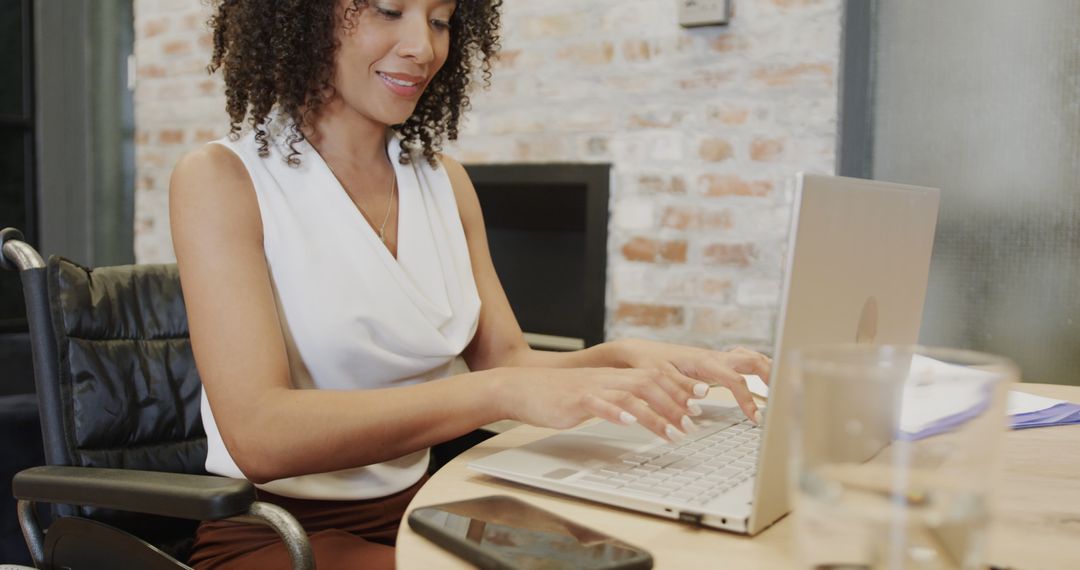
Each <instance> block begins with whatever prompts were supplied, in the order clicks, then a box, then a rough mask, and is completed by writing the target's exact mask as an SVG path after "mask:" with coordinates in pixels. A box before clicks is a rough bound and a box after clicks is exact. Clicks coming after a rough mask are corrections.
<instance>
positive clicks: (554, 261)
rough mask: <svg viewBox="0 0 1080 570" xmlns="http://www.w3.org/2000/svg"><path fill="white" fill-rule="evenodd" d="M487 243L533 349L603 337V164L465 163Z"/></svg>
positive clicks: (586, 342)
mask: <svg viewBox="0 0 1080 570" xmlns="http://www.w3.org/2000/svg"><path fill="white" fill-rule="evenodd" d="M466 170H467V171H468V172H469V176H470V177H471V178H472V181H473V184H474V185H475V186H476V193H477V196H478V197H479V199H480V206H481V208H482V209H483V211H484V224H485V225H486V226H487V236H488V246H489V248H490V249H491V257H492V261H493V262H494V264H495V270H496V271H497V272H498V274H499V280H500V281H501V282H502V285H503V289H505V291H506V295H507V297H508V298H509V300H510V306H511V307H512V308H513V309H514V315H515V316H516V317H517V319H518V322H519V323H520V324H521V328H522V330H524V331H525V333H526V339H527V340H528V341H529V343H530V344H531V345H532V346H533V347H534V348H542V349H548V350H573V349H576V348H583V347H586V346H592V345H594V344H598V343H601V342H603V340H604V293H605V287H606V286H605V283H606V272H607V227H608V192H609V187H608V186H609V181H610V172H611V166H610V165H608V164H501V165H472V166H466Z"/></svg>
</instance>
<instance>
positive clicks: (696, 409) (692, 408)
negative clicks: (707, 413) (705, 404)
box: [686, 399, 703, 416]
mask: <svg viewBox="0 0 1080 570" xmlns="http://www.w3.org/2000/svg"><path fill="white" fill-rule="evenodd" d="M686 409H687V411H689V412H690V415H691V416H700V415H701V414H702V413H703V412H702V410H701V406H699V405H698V401H697V400H693V399H690V400H687V401H686Z"/></svg>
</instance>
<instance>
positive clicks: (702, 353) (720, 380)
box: [613, 339, 772, 424]
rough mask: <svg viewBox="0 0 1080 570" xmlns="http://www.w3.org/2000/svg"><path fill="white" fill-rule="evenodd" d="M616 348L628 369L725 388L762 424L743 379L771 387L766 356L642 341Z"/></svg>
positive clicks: (739, 350) (622, 343)
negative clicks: (660, 372)
mask: <svg viewBox="0 0 1080 570" xmlns="http://www.w3.org/2000/svg"><path fill="white" fill-rule="evenodd" d="M613 344H615V345H616V347H617V352H618V354H620V359H621V360H622V361H623V364H624V365H625V366H629V367H631V368H640V369H652V370H663V371H667V372H670V373H673V374H678V375H681V376H685V377H687V378H690V379H693V380H697V381H700V382H704V383H706V384H709V385H714V384H718V385H721V386H724V387H725V388H727V389H728V390H731V393H732V394H733V395H734V396H735V401H736V402H738V404H739V407H740V408H742V411H743V413H745V414H746V417H748V418H750V419H751V420H753V421H754V422H755V423H758V424H760V423H761V414H760V412H758V408H757V404H755V403H754V397H753V395H752V394H751V393H750V389H749V388H747V386H746V379H745V378H743V376H742V375H743V374H756V375H757V376H759V377H760V378H761V380H762V381H763V382H765V383H766V384H768V383H769V373H770V371H771V369H772V360H770V359H769V358H768V357H766V356H765V355H763V354H760V353H758V352H754V351H752V350H748V349H746V348H742V347H739V348H736V349H734V350H729V351H719V350H709V349H705V348H697V347H692V346H681V345H675V344H666V343H662V342H655V341H649V340H639V339H625V340H618V341H614V343H613ZM707 392H708V389H707V387H701V388H700V389H696V390H695V395H696V396H698V397H704V396H705V394H706V393H707Z"/></svg>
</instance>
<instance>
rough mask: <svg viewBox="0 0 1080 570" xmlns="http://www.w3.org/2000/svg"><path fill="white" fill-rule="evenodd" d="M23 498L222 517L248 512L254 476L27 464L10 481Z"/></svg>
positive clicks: (252, 499) (194, 517) (190, 516)
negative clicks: (241, 477)
mask: <svg viewBox="0 0 1080 570" xmlns="http://www.w3.org/2000/svg"><path fill="white" fill-rule="evenodd" d="M11 487H12V490H13V491H14V494H15V498H16V499H19V500H24V501H34V502H44V503H64V504H71V505H84V506H91V507H100V508H106V509H116V510H121V511H131V512H136V513H146V514H152V515H163V516H167V517H177V518H184V519H190V520H218V519H223V518H228V517H233V516H237V515H243V514H246V513H247V512H248V509H249V508H250V507H251V504H252V503H253V502H255V486H254V485H252V484H251V482H250V481H243V480H239V479H230V478H228V477H218V476H214V475H188V474H183V473H166V472H158V471H136V470H133V469H106V468H101V467H68V466H60V465H47V466H43V467H31V468H30V469H24V470H23V471H20V472H19V473H17V474H16V475H15V478H14V480H13V481H12V485H11Z"/></svg>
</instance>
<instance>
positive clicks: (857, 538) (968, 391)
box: [791, 346, 1019, 570]
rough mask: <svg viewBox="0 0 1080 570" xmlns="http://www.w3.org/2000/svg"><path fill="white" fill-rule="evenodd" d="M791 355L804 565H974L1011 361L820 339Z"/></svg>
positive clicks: (1013, 373)
mask: <svg viewBox="0 0 1080 570" xmlns="http://www.w3.org/2000/svg"><path fill="white" fill-rule="evenodd" d="M794 361H795V367H794V371H795V374H794V375H793V376H794V383H795V394H796V397H795V404H794V406H793V408H794V410H793V411H794V415H795V421H794V422H792V425H793V426H794V428H793V432H792V443H793V450H794V451H793V459H794V460H793V462H792V478H791V479H792V486H793V493H792V496H793V497H794V498H795V508H794V516H795V519H796V521H795V522H796V527H797V535H798V553H799V560H800V563H801V567H803V568H838V567H846V568H875V569H877V568H888V569H900V568H905V569H908V568H910V569H920V570H923V569H925V570H929V569H935V570H936V569H945V568H977V567H980V564H982V560H983V556H984V554H985V551H986V541H987V528H988V523H989V520H990V506H989V503H990V499H991V496H992V491H993V488H994V485H995V480H996V474H997V472H998V471H999V456H1000V447H1001V442H1002V436H1003V434H1004V433H1005V430H1006V429H1007V422H1006V416H1005V403H1006V398H1007V393H1008V386H1009V385H1010V384H1011V383H1013V382H1014V381H1015V380H1016V379H1017V377H1018V376H1019V374H1018V371H1017V368H1016V366H1015V365H1014V364H1013V363H1012V362H1011V361H1009V360H1007V359H1004V358H1001V357H997V356H992V355H988V354H981V353H977V352H968V351H957V350H948V349H931V348H925V347H918V346H877V347H875V346H838V347H823V348H815V349H808V350H805V351H801V352H798V353H796V354H795V355H794Z"/></svg>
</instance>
